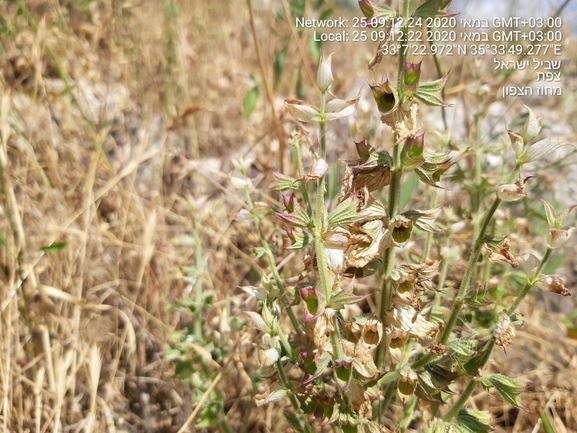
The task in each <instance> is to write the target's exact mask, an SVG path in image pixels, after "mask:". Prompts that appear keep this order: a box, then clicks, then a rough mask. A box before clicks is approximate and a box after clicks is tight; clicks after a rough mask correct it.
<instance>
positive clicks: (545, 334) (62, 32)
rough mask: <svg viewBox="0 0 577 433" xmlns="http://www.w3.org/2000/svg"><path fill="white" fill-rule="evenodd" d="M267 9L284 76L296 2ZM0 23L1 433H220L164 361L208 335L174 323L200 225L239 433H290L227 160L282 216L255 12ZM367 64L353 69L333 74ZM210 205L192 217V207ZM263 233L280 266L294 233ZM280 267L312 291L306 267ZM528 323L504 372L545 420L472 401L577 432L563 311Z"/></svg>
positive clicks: (69, 14) (290, 258)
mask: <svg viewBox="0 0 577 433" xmlns="http://www.w3.org/2000/svg"><path fill="white" fill-rule="evenodd" d="M255 3H258V4H257V5H255V16H256V30H257V34H258V35H259V36H260V38H261V40H260V42H261V45H262V46H261V48H262V55H263V58H264V62H265V64H266V65H267V67H269V68H270V65H271V64H272V59H273V56H274V54H275V52H276V50H277V49H278V46H277V45H275V44H276V41H277V39H276V38H274V37H271V36H270V35H271V34H272V31H273V29H272V24H271V23H272V22H273V21H272V20H273V19H274V14H275V13H276V9H275V8H276V7H277V6H278V8H282V3H280V2H279V4H278V5H272V4H271V5H268V6H263V2H255ZM171 11H172V12H171ZM174 11H176V13H173V12H174ZM0 18H1V20H2V21H1V22H0V32H1V33H0V101H1V103H0V166H1V168H2V172H1V179H0V187H1V189H0V200H1V201H0V235H1V236H2V239H3V244H4V245H1V246H0V431H1V432H27V431H28V432H34V433H44V432H79V431H85V432H106V433H114V432H119V433H120V432H130V433H131V432H157V431H159V432H177V431H204V430H202V429H198V430H195V427H194V425H195V422H196V420H197V417H198V413H199V411H200V409H201V408H202V404H203V403H204V402H205V401H209V400H210V392H206V393H205V394H204V396H203V399H204V400H202V401H201V400H199V401H194V400H193V399H192V397H191V390H190V388H189V387H188V385H185V384H183V383H182V382H180V381H179V380H178V379H176V378H175V377H174V374H175V371H174V366H173V364H172V363H171V362H170V361H169V360H167V358H166V357H165V356H164V349H165V347H166V346H167V345H168V344H170V331H172V330H174V329H180V328H181V327H182V326H184V325H189V324H190V323H191V320H192V319H191V318H190V315H187V314H184V313H180V312H168V311H167V307H168V306H169V304H170V303H171V302H172V301H174V300H177V299H181V298H182V297H185V296H189V293H190V287H189V284H192V283H191V280H190V278H188V279H187V278H185V276H184V272H183V271H182V267H183V266H186V265H191V264H193V263H194V262H195V258H194V257H195V256H194V253H195V248H194V243H193V242H191V236H192V235H191V233H192V221H193V219H194V220H196V221H197V223H198V226H199V227H200V230H199V234H200V240H201V243H202V245H203V256H204V259H205V260H206V262H207V264H208V266H207V269H208V270H207V272H205V274H204V275H202V276H201V277H199V278H202V279H203V280H202V281H203V288H204V290H206V291H210V292H211V293H212V296H213V304H212V306H209V307H207V309H206V310H205V316H204V321H203V327H204V329H205V332H206V334H207V335H211V336H217V337H218V338H223V339H224V341H226V346H227V347H228V348H229V352H228V354H227V355H226V356H225V357H224V359H223V360H221V361H219V362H218V363H217V362H213V363H211V362H209V364H210V365H211V366H212V368H213V374H212V376H211V381H212V382H211V384H210V387H212V388H215V389H220V390H223V391H224V393H225V395H226V403H225V405H224V408H223V411H224V414H225V416H226V420H227V423H228V425H229V426H230V428H231V430H233V431H235V432H236V431H239V432H273V431H274V432H281V431H283V432H284V431H290V427H288V423H287V422H286V420H285V418H284V416H283V407H284V402H280V403H276V404H274V405H270V406H267V407H264V408H259V409H256V408H254V405H253V401H252V396H253V395H254V393H257V392H261V391H262V390H259V389H258V386H254V384H255V383H257V382H258V381H257V378H258V374H259V373H258V368H259V365H258V359H257V349H258V348H257V347H255V344H254V343H253V340H254V338H253V337H254V334H253V332H254V331H253V330H251V329H249V327H245V328H243V330H242V332H238V331H230V326H229V321H230V319H231V318H234V317H236V318H240V317H242V311H243V310H249V309H252V308H254V305H253V304H252V303H251V301H250V300H248V297H247V296H246V295H245V294H244V293H243V292H241V291H240V290H239V289H238V286H240V285H245V284H250V283H254V282H255V281H256V280H257V279H258V273H259V272H260V271H261V269H263V268H264V269H266V262H264V261H260V260H257V259H254V258H253V254H252V252H251V249H252V248H253V247H256V246H258V245H259V240H258V236H257V235H256V234H255V230H254V228H253V227H252V226H251V225H250V224H249V223H242V222H236V221H234V218H235V215H236V214H237V212H238V211H239V210H240V209H241V208H243V207H244V206H245V204H244V201H243V199H241V198H239V197H240V196H239V195H238V194H237V192H235V191H233V189H232V187H231V186H230V185H229V182H228V175H229V173H230V172H231V171H232V169H233V168H232V165H231V163H230V160H231V159H233V158H237V157H238V156H239V155H242V154H247V153H249V152H251V153H252V154H253V155H254V156H256V161H255V163H254V167H253V169H254V173H253V175H254V176H255V178H254V179H253V182H254V184H255V186H256V194H257V195H258V200H261V201H269V202H271V203H273V204H274V203H275V199H274V198H270V197H268V196H267V193H266V187H267V186H268V183H269V182H270V169H273V168H275V167H278V161H279V155H278V153H277V151H278V140H277V139H276V138H277V132H278V131H277V128H276V126H277V125H274V124H272V122H271V116H270V109H269V105H268V104H269V101H268V100H267V99H266V98H265V94H264V89H261V95H260V98H259V100H258V103H257V107H256V110H255V112H254V113H253V115H252V116H251V117H250V118H249V119H246V118H244V117H243V114H242V103H243V98H244V96H245V95H246V92H247V91H248V90H249V89H250V87H251V86H252V85H253V83H252V81H251V78H250V76H251V74H254V75H255V76H258V75H259V74H260V69H259V65H258V61H257V57H256V54H255V51H254V42H253V39H252V34H251V31H250V24H249V13H248V9H247V8H246V3H245V2H244V1H241V0H233V1H230V2H227V1H199V0H193V1H192V2H190V1H184V0H164V2H158V1H151V0H149V1H143V2H113V1H103V2H85V1H82V0H71V1H67V2H57V1H55V0H46V1H40V0H30V1H22V0H17V1H14V2H6V1H5V2H2V4H1V5H0ZM276 30H277V31H278V32H284V33H283V34H284V35H285V36H286V37H294V34H291V32H290V29H289V28H288V26H287V27H286V28H284V27H283V25H282V24H279V23H278V22H277V27H276ZM300 48H301V51H299V49H298V47H297V45H296V44H292V45H290V46H289V52H288V53H287V63H286V66H285V68H286V73H285V75H284V77H283V79H282V80H281V83H280V89H283V90H279V91H278V92H277V91H275V92H276V93H275V97H278V96H279V95H283V96H288V95H286V93H283V92H292V89H294V85H295V83H296V76H297V73H296V71H297V68H298V66H299V64H300V62H301V61H302V54H303V52H302V46H301V47H300ZM369 53H370V50H369V49H368V50H367V55H369ZM304 54H306V52H305V53H304ZM350 54H351V58H353V57H354V53H353V52H351V53H350ZM365 60H366V59H364V58H360V57H355V58H354V59H353V60H351V61H350V62H349V61H348V60H346V59H345V57H344V55H342V54H341V55H339V58H337V59H336V60H335V65H336V68H339V67H347V64H349V65H350V64H353V63H358V64H359V65H363V64H364V62H365ZM305 61H306V62H308V64H307V66H308V67H310V68H313V70H314V62H313V61H312V60H311V59H309V58H307V59H305ZM271 71H272V70H269V71H268V73H269V74H270V76H269V77H268V78H269V80H272V72H271ZM303 74H304V73H303ZM340 75H342V76H345V77H347V74H346V73H341V74H340ZM357 79H360V80H361V82H362V81H363V80H365V79H366V74H365V72H364V70H363V72H362V73H359V74H358V75H356V73H355V71H354V70H353V69H352V68H351V71H350V73H349V74H348V77H347V78H346V81H344V82H341V83H339V84H338V85H339V87H340V88H343V89H351V91H354V92H356V88H353V83H354V82H355V80H357ZM303 81H304V84H305V88H306V86H307V85H308V84H307V83H306V82H307V78H306V76H303ZM280 101H282V98H278V100H277V99H275V100H274V101H273V102H274V103H275V104H276V105H277V107H276V108H277V109H278V110H279V118H280V119H279V121H280V122H281V123H282V125H283V127H284V129H283V132H284V133H285V136H286V137H288V134H289V133H290V130H291V128H292V127H293V126H292V125H291V124H290V123H289V122H288V121H287V119H286V115H285V114H283V112H282V110H280V107H281V104H280V103H279V102H280ZM356 127H357V126H354V127H353V129H354V128H356ZM341 136H342V138H343V140H342V142H343V143H342V144H341V145H339V146H341V148H346V149H349V151H352V146H351V145H349V144H344V143H348V142H347V141H346V140H348V138H347V137H348V133H347V132H346V131H344V132H343V131H341ZM343 157H344V158H348V157H349V155H343ZM288 162H289V158H288V150H287V155H285V163H287V166H288ZM202 195H207V196H208V199H207V200H206V202H205V203H204V204H203V206H202V208H200V209H197V210H196V211H195V212H194V213H191V212H190V211H188V210H187V209H186V208H185V206H183V205H182V204H181V203H180V201H179V199H178V198H179V197H180V198H184V199H188V198H193V199H196V198H199V197H200V196H202ZM265 229H266V235H267V236H268V237H269V239H270V242H271V244H272V243H276V245H277V246H278V247H279V248H278V250H279V251H282V250H281V248H280V247H281V246H282V237H281V235H280V234H279V228H278V226H276V225H275V224H274V223H272V222H271V223H270V224H268V225H266V226H265ZM569 248H572V250H569V249H568V251H567V257H571V252H575V251H574V250H575V247H574V245H573V246H571V247H569ZM283 254H284V255H283ZM283 259H284V260H283ZM281 260H282V262H281ZM279 262H281V264H282V266H280V268H281V269H282V268H283V267H286V268H287V269H291V272H290V273H289V274H290V275H296V273H295V272H292V270H294V269H295V268H296V267H297V266H298V265H297V264H296V263H297V261H296V260H294V255H289V254H288V253H282V252H281V253H280V254H279ZM574 265H575V262H569V264H568V267H569V268H568V271H569V273H570V272H574V269H570V266H574ZM255 270H256V272H255ZM568 302H573V305H575V303H574V302H575V301H568ZM526 311H527V315H526V317H525V321H526V323H527V326H526V327H525V328H524V330H523V332H520V333H519V337H518V339H517V340H516V342H515V345H514V346H512V347H509V348H507V355H506V356H505V355H504V354H503V356H499V357H497V360H496V361H495V363H496V364H495V365H498V366H499V369H500V371H502V372H503V371H505V372H507V371H508V372H511V374H515V375H517V377H518V376H521V377H522V378H523V379H526V380H527V381H532V382H533V384H532V385H531V387H530V388H529V391H528V392H527V393H525V394H524V397H523V401H524V402H525V404H526V405H527V406H528V407H529V408H530V410H531V411H530V412H528V413H524V412H518V411H517V410H516V409H515V410H511V408H509V407H505V406H503V404H502V401H501V400H500V399H498V398H494V397H491V398H489V397H488V396H487V395H486V394H478V395H477V396H476V397H475V398H474V399H473V404H475V405H477V406H478V407H479V408H484V409H485V408H488V407H490V408H491V410H492V411H493V412H494V413H495V414H496V416H497V417H498V418H497V420H498V422H499V426H498V429H500V430H498V431H507V432H529V431H532V430H533V427H534V426H535V425H536V423H537V421H538V419H539V417H540V415H541V413H542V412H543V411H547V413H548V415H549V417H550V419H551V420H552V422H553V423H554V425H555V428H556V430H555V431H558V432H565V431H566V432H571V431H577V412H576V410H575V406H576V405H575V403H576V401H575V399H576V397H575V394H574V390H575V389H577V373H576V372H577V355H576V353H577V351H576V343H575V341H576V340H574V339H570V338H566V335H565V334H564V328H562V327H560V326H559V317H560V315H561V314H560V313H558V312H547V311H543V310H542V309H539V308H533V309H529V308H527V309H526ZM196 350H198V353H201V354H202V353H204V352H203V350H205V349H204V348H202V347H197V348H196ZM260 380H261V379H259V381H260ZM265 380H266V379H265ZM258 383H260V382H258ZM253 387H254V389H253ZM209 391H210V389H209ZM212 431H220V430H219V428H218V427H215V428H214V429H212Z"/></svg>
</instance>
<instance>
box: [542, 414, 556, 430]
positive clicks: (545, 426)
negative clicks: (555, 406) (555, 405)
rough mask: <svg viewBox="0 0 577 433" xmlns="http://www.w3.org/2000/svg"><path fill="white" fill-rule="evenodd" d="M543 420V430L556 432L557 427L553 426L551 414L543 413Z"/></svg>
mask: <svg viewBox="0 0 577 433" xmlns="http://www.w3.org/2000/svg"><path fill="white" fill-rule="evenodd" d="M541 421H542V424H541V425H542V426H543V430H545V433H555V427H553V423H552V422H551V420H550V419H549V416H547V414H546V413H545V412H542V413H541Z"/></svg>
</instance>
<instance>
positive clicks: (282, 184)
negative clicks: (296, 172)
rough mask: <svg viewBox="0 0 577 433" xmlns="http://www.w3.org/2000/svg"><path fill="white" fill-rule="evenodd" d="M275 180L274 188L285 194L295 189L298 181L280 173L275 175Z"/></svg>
mask: <svg viewBox="0 0 577 433" xmlns="http://www.w3.org/2000/svg"><path fill="white" fill-rule="evenodd" d="M273 176H274V180H275V182H276V185H275V187H274V189H275V190H277V191H282V192H285V191H287V190H289V189H292V188H293V187H294V184H295V182H296V181H297V180H296V179H295V178H294V177H291V176H287V175H286V174H282V173H279V172H275V173H273Z"/></svg>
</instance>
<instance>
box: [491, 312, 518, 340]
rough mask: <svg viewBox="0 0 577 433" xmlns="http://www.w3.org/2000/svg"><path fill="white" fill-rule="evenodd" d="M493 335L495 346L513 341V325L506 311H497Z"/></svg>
mask: <svg viewBox="0 0 577 433" xmlns="http://www.w3.org/2000/svg"><path fill="white" fill-rule="evenodd" d="M493 336H494V337H495V338H496V341H495V344H496V345H497V346H501V347H507V346H508V345H510V344H512V343H513V337H514V336H515V326H514V325H513V324H512V323H511V318H510V317H509V315H508V314H507V312H506V311H501V312H500V313H499V322H498V323H497V325H496V326H495V330H494V331H493Z"/></svg>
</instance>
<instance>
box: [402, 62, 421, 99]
mask: <svg viewBox="0 0 577 433" xmlns="http://www.w3.org/2000/svg"><path fill="white" fill-rule="evenodd" d="M421 63H422V62H419V63H411V62H405V65H404V66H403V94H404V95H406V96H411V95H413V94H414V93H415V92H416V91H417V87H418V86H419V80H420V79H421Z"/></svg>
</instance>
